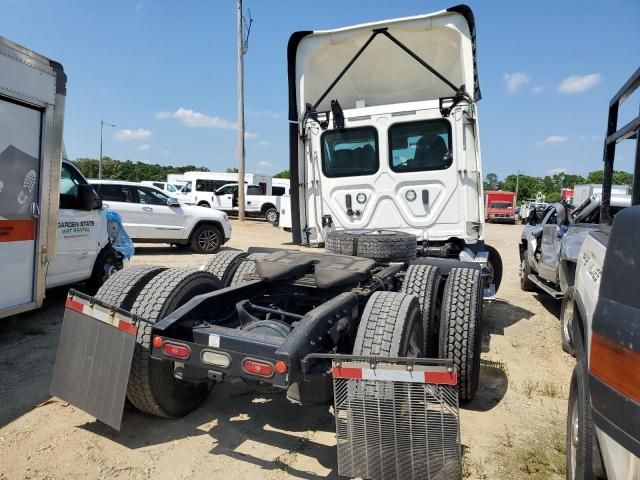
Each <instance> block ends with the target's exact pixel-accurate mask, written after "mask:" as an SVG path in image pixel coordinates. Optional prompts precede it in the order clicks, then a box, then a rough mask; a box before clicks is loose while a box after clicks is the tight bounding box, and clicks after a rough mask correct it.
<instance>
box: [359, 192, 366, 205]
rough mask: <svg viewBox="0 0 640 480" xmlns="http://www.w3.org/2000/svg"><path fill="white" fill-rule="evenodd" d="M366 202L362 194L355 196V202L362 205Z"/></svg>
mask: <svg viewBox="0 0 640 480" xmlns="http://www.w3.org/2000/svg"><path fill="white" fill-rule="evenodd" d="M366 201H367V196H366V195H365V194H364V193H359V194H358V195H356V202H358V203H360V204H363V203H364V202H366Z"/></svg>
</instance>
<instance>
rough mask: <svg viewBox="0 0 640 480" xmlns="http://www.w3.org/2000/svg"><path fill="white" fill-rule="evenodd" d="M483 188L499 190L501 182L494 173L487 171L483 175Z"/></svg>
mask: <svg viewBox="0 0 640 480" xmlns="http://www.w3.org/2000/svg"><path fill="white" fill-rule="evenodd" d="M483 188H484V189H485V190H501V189H502V182H501V181H500V180H499V179H498V175H496V174H495V173H487V174H486V175H485V177H484V184H483Z"/></svg>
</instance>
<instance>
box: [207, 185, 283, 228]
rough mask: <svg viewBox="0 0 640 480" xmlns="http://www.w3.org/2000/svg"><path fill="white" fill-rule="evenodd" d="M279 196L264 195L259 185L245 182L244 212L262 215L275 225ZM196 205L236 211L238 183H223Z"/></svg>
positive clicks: (278, 213) (230, 211)
mask: <svg viewBox="0 0 640 480" xmlns="http://www.w3.org/2000/svg"><path fill="white" fill-rule="evenodd" d="M200 196H201V195H200ZM281 198H282V197H279V196H275V195H265V194H264V192H263V191H262V188H261V187H260V185H247V184H245V186H244V200H245V207H244V208H245V213H246V214H247V215H251V216H260V217H264V218H265V220H266V221H267V222H269V223H270V224H271V225H277V224H278V219H279V218H280V201H281ZM198 205H200V206H211V207H213V208H217V209H218V210H222V211H223V212H227V213H231V214H236V213H238V184H237V183H228V184H226V185H223V186H222V187H220V188H219V189H217V190H216V191H215V192H213V193H211V194H210V196H209V197H208V198H206V199H201V200H200V201H199V202H198Z"/></svg>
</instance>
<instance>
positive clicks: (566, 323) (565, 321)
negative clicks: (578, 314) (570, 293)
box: [562, 300, 573, 340]
mask: <svg viewBox="0 0 640 480" xmlns="http://www.w3.org/2000/svg"><path fill="white" fill-rule="evenodd" d="M572 319H573V302H572V301H570V300H569V301H567V303H566V305H565V307H564V311H563V312H562V329H563V330H564V338H566V339H567V340H569V339H570V338H571V328H570V327H571V320H572Z"/></svg>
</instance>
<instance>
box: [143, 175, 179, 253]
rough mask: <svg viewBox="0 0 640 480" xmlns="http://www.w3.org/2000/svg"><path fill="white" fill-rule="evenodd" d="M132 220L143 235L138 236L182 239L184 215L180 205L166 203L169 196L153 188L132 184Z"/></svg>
mask: <svg viewBox="0 0 640 480" xmlns="http://www.w3.org/2000/svg"><path fill="white" fill-rule="evenodd" d="M131 189H132V190H133V192H134V194H133V202H134V203H133V204H132V205H133V208H134V212H135V213H134V214H133V216H134V222H135V223H136V224H137V225H138V228H139V229H140V230H143V235H142V236H141V237H140V238H148V239H157V240H184V239H185V238H186V236H187V233H186V229H185V222H186V217H185V215H184V212H183V211H182V208H181V207H170V206H168V205H167V200H169V197H168V196H167V195H165V194H164V193H162V192H159V191H157V190H155V189H153V188H147V187H137V186H132V187H131Z"/></svg>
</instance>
